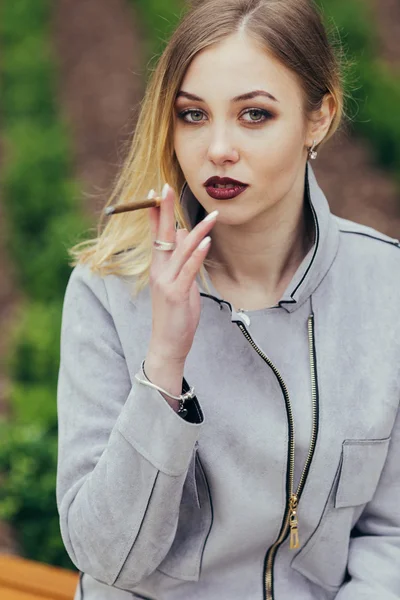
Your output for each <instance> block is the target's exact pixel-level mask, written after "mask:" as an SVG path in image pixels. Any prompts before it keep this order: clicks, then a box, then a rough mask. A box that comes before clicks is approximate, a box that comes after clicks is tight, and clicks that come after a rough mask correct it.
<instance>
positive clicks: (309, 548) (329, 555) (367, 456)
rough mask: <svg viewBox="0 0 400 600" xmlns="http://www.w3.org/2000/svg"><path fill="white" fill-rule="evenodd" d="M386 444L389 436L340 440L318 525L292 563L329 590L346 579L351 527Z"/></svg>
mask: <svg viewBox="0 0 400 600" xmlns="http://www.w3.org/2000/svg"><path fill="white" fill-rule="evenodd" d="M389 443H390V437H389V438H385V439H381V440H345V441H344V442H343V446H342V453H341V458H340V463H339V466H338V469H337V472H336V476H335V479H334V482H333V485H332V488H331V492H330V494H329V497H328V500H327V503H326V505H325V509H324V512H323V515H322V517H321V520H320V522H319V524H318V527H317V529H316V530H315V532H314V533H313V534H312V536H311V538H310V539H309V540H308V542H307V543H306V545H305V546H304V547H303V548H302V549H301V550H300V551H299V553H298V554H297V555H296V557H295V558H294V559H293V561H292V563H291V566H292V568H293V569H295V570H296V571H298V572H299V573H301V574H302V575H304V576H305V577H306V578H307V579H309V580H310V581H312V582H314V583H316V584H317V585H320V586H322V587H323V588H324V589H326V590H328V591H331V592H333V591H337V590H338V589H339V588H340V586H341V585H342V584H343V582H344V580H345V576H346V569H347V562H348V553H349V541H350V534H351V530H352V528H353V525H354V523H355V521H356V520H357V519H358V518H359V516H360V515H361V513H362V511H363V508H364V506H365V504H367V503H368V502H370V501H371V500H372V498H373V496H374V494H375V490H376V488H377V485H378V483H379V479H380V476H381V473H382V469H383V467H384V465H385V461H386V457H387V453H388V449H389Z"/></svg>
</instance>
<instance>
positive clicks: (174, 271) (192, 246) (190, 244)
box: [168, 211, 218, 279]
mask: <svg viewBox="0 0 400 600" xmlns="http://www.w3.org/2000/svg"><path fill="white" fill-rule="evenodd" d="M217 217H218V211H214V212H212V213H210V214H209V215H207V217H206V218H205V219H203V221H201V222H200V223H198V224H197V225H196V227H195V228H194V229H192V231H191V232H190V233H189V232H188V233H187V234H186V235H185V236H184V237H182V238H181V243H180V244H179V245H177V248H176V250H175V252H174V253H173V255H172V256H171V260H170V261H169V263H168V271H169V274H170V278H171V279H176V278H177V277H178V276H179V273H180V271H181V269H182V268H183V266H184V264H185V263H186V261H187V260H188V259H189V258H190V257H191V255H192V254H193V252H194V251H195V250H196V248H197V247H198V245H199V244H200V242H201V240H202V239H204V238H205V236H206V235H207V234H208V233H209V232H210V231H211V229H212V228H213V227H214V225H215V223H216V219H217Z"/></svg>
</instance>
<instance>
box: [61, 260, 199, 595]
mask: <svg viewBox="0 0 400 600" xmlns="http://www.w3.org/2000/svg"><path fill="white" fill-rule="evenodd" d="M132 335H135V324H134V322H132ZM143 351H144V352H145V351H146V349H145V348H143ZM139 370H140V364H138V372H139ZM57 410H58V439H59V441H58V466H57V490H56V495H57V507H58V511H59V515H60V529H61V535H62V539H63V542H64V544H65V547H66V549H67V552H68V554H69V556H70V558H71V560H72V562H73V563H74V564H75V566H76V567H77V568H78V569H79V570H80V571H83V572H85V573H88V574H89V575H91V576H92V577H94V578H95V579H97V580H99V581H101V582H103V583H106V584H108V585H114V586H115V587H118V588H121V589H124V590H127V591H132V589H133V588H134V587H135V586H136V585H137V584H138V583H139V582H140V581H141V580H142V579H143V578H145V577H146V576H148V575H149V574H150V573H152V572H153V571H154V570H155V569H156V568H157V566H158V565H159V564H160V563H161V562H162V560H163V559H164V557H165V556H166V554H167V552H168V550H169V548H170V546H171V544H172V542H173V539H174V536H175V533H176V529H177V524H178V516H179V508H180V501H181V496H182V489H183V484H184V482H185V479H186V475H187V472H188V469H189V466H190V465H191V464H192V461H193V460H194V456H195V451H196V445H197V444H196V443H197V438H198V436H199V432H200V430H201V427H202V425H201V423H202V420H203V418H202V415H201V410H200V408H199V407H198V408H197V411H198V416H199V418H198V422H197V423H192V422H188V421H186V420H184V419H182V418H181V417H180V416H179V415H177V413H176V412H175V411H174V410H173V409H172V408H171V407H170V406H169V404H168V402H166V401H165V399H164V398H163V397H162V396H161V394H159V392H158V391H157V390H153V389H152V388H149V387H147V386H143V385H140V384H139V383H138V382H137V381H136V380H135V379H133V382H132V381H131V378H130V376H129V372H128V368H127V364H126V360H125V357H124V355H123V351H122V348H121V344H120V341H119V338H118V335H117V331H116V329H115V326H114V323H113V319H112V317H111V314H110V311H109V307H108V301H107V294H106V288H105V285H104V281H103V279H102V278H101V277H99V276H97V275H94V274H93V273H91V272H90V271H89V269H88V268H86V267H82V266H78V267H76V268H75V269H74V271H73V273H72V275H71V278H70V281H69V283H68V286H67V291H66V294H65V300H64V307H63V318H62V327H61V360H60V370H59V378H58V396H57Z"/></svg>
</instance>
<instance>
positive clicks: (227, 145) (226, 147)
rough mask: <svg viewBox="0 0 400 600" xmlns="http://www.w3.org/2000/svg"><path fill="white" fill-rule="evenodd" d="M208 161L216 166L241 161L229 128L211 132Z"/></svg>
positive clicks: (220, 128) (215, 129) (216, 129)
mask: <svg viewBox="0 0 400 600" xmlns="http://www.w3.org/2000/svg"><path fill="white" fill-rule="evenodd" d="M208 160H210V161H211V162H212V163H214V164H215V165H224V164H226V163H236V162H237V161H238V160H239V152H238V150H237V149H236V148H235V146H234V144H233V143H232V139H231V135H230V133H229V130H228V128H227V127H223V128H222V127H219V128H214V129H213V130H212V131H211V139H210V143H209V145H208Z"/></svg>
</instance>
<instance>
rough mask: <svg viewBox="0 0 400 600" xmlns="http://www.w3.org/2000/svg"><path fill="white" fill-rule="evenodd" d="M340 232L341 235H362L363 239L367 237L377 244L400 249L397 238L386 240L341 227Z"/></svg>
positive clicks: (399, 242)
mask: <svg viewBox="0 0 400 600" xmlns="http://www.w3.org/2000/svg"><path fill="white" fill-rule="evenodd" d="M339 232H340V233H347V234H349V233H350V234H353V235H361V236H363V237H367V238H370V239H371V240H376V241H377V242H383V243H384V244H389V245H390V246H394V247H395V248H400V241H399V240H396V238H392V239H384V238H381V237H379V236H377V235H371V234H370V233H367V232H365V231H354V230H347V229H340V227H339Z"/></svg>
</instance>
